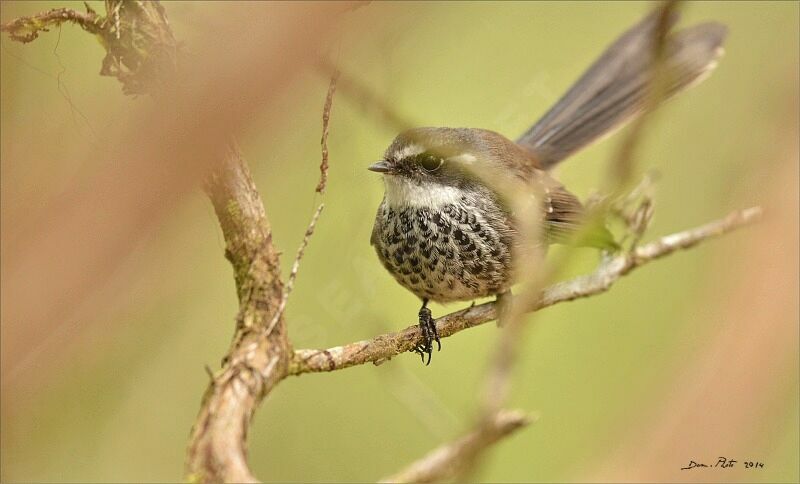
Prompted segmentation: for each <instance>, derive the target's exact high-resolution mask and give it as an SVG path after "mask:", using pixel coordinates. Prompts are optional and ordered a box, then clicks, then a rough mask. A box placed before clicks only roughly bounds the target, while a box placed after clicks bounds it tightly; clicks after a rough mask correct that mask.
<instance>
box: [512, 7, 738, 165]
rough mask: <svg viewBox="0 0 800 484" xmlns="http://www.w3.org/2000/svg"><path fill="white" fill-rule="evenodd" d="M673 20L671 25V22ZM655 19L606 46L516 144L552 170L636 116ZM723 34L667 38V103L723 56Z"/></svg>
mask: <svg viewBox="0 0 800 484" xmlns="http://www.w3.org/2000/svg"><path fill="white" fill-rule="evenodd" d="M675 20H677V19H671V22H673V23H674V21H675ZM657 27H658V16H657V15H649V16H648V17H645V19H643V20H642V21H641V22H639V23H638V24H636V25H635V26H633V27H632V28H631V29H629V30H628V31H627V32H625V33H624V34H623V35H622V36H621V37H620V38H619V39H617V40H616V41H615V42H614V43H613V44H611V46H609V47H608V48H607V49H606V51H605V52H604V53H603V55H602V56H600V58H599V59H598V60H597V61H595V63H594V64H592V66H591V67H590V68H589V69H588V70H587V71H586V72H585V73H584V74H583V76H581V78H580V79H579V80H578V81H577V82H576V83H575V84H574V85H573V86H572V87H571V88H570V89H569V91H567V93H566V94H565V95H564V96H563V97H562V98H561V99H560V100H559V101H558V102H557V103H556V104H555V106H553V107H552V108H551V109H550V111H548V112H547V114H545V115H544V116H543V117H542V119H541V120H539V121H538V122H537V123H536V124H535V125H534V126H533V127H531V128H530V129H529V130H528V131H527V132H526V133H525V134H523V135H522V136H521V137H520V138H519V139H518V140H517V142H518V143H520V144H522V145H524V146H526V147H528V148H529V149H531V150H532V151H533V152H534V154H535V156H536V158H537V160H538V162H539V164H540V165H541V166H542V167H543V168H550V167H552V166H554V165H555V164H556V163H558V162H559V161H561V160H563V159H564V158H566V157H567V156H569V155H571V154H572V153H574V152H575V151H577V150H579V149H580V148H582V147H584V146H586V145H588V144H589V143H591V142H592V141H594V140H596V139H598V138H600V137H602V136H603V135H606V134H608V133H609V132H611V131H612V130H614V129H615V128H618V127H620V126H621V125H622V124H623V123H624V122H626V121H629V120H631V119H632V118H633V117H635V116H636V115H638V114H640V113H641V112H642V110H643V109H644V107H645V105H646V103H647V96H648V92H649V89H650V88H651V81H652V77H653V56H654V49H653V41H654V39H655V30H656V28H657ZM726 33H727V29H726V27H725V26H724V25H722V24H719V23H714V22H709V23H704V24H699V25H696V26H694V27H691V28H688V29H685V30H682V31H679V32H676V33H674V34H672V35H670V36H669V38H668V39H667V44H666V48H665V52H664V59H663V61H664V67H665V70H664V73H665V86H664V89H665V91H664V94H665V96H666V97H669V96H672V95H674V94H677V93H678V92H680V91H682V90H684V89H686V88H688V87H689V86H691V85H693V84H695V83H697V82H699V81H701V80H702V79H704V78H705V76H706V75H708V74H710V72H711V71H712V70H713V69H714V67H716V64H717V60H718V59H719V57H720V56H721V55H722V52H723V50H722V43H723V41H724V40H725V36H726Z"/></svg>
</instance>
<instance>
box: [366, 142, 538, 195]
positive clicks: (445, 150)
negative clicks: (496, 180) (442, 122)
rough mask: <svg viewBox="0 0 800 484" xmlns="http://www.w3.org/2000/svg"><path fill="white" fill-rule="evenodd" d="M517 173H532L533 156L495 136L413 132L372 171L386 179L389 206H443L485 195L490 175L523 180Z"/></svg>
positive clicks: (387, 153)
mask: <svg viewBox="0 0 800 484" xmlns="http://www.w3.org/2000/svg"><path fill="white" fill-rule="evenodd" d="M519 167H527V168H532V167H533V164H532V162H531V159H530V155H529V154H528V153H527V152H525V151H524V150H523V149H522V148H520V147H519V146H518V145H516V144H515V143H513V142H512V141H510V140H508V139H507V138H505V137H504V136H502V135H500V134H498V133H495V132H493V131H488V130H483V129H473V128H415V129H411V130H408V131H405V132H403V133H401V134H400V135H398V136H397V137H396V138H395V139H394V141H393V142H392V144H391V145H389V148H387V150H386V153H384V156H383V159H382V160H380V161H378V162H377V163H374V164H372V165H371V166H370V167H369V168H368V169H369V170H371V171H374V172H378V173H381V174H383V175H384V177H383V179H384V184H385V187H386V201H387V203H389V204H390V205H394V206H398V205H403V206H408V205H412V206H440V205H443V204H447V203H455V202H456V201H458V199H460V198H461V197H462V196H464V195H465V193H469V192H471V191H475V190H480V191H485V189H486V187H485V185H486V183H484V182H482V179H483V178H484V177H485V176H486V175H487V174H488V175H494V174H502V175H504V176H507V175H514V174H517V175H520V173H518V172H519V171H520V168H519ZM484 181H485V180H484Z"/></svg>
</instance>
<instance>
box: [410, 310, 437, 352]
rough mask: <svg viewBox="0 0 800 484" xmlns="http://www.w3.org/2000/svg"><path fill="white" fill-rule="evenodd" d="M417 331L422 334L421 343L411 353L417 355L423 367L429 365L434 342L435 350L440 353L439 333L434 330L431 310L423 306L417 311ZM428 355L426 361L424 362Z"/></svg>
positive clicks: (434, 325)
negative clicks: (426, 356) (423, 364)
mask: <svg viewBox="0 0 800 484" xmlns="http://www.w3.org/2000/svg"><path fill="white" fill-rule="evenodd" d="M419 330H420V333H422V342H421V343H420V344H418V345H417V346H416V347H415V348H414V349H413V350H412V351H414V352H415V353H417V354H418V355H419V356H420V358H422V362H423V363H425V365H430V364H431V354H432V353H433V342H434V341H436V347H437V348H436V350H437V351H441V349H442V343H441V341H440V340H439V332H438V331H437V330H436V322H435V321H434V320H433V316H432V315H431V310H430V309H428V308H427V307H425V306H422V309H420V310H419ZM425 355H428V361H427V362H426V361H425Z"/></svg>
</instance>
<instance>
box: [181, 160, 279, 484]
mask: <svg viewBox="0 0 800 484" xmlns="http://www.w3.org/2000/svg"><path fill="white" fill-rule="evenodd" d="M206 192H207V193H208V195H209V197H210V198H211V202H212V203H213V205H214V210H215V211H216V213H217V217H218V218H219V220H220V224H221V225H222V233H223V235H224V237H225V243H226V248H225V255H226V257H227V258H228V260H229V261H230V262H231V264H232V265H233V269H234V274H235V278H236V288H237V292H238V295H239V314H238V316H237V320H236V334H235V336H234V339H233V342H232V344H231V349H230V351H229V352H228V354H227V356H226V361H225V362H224V365H223V368H222V369H221V370H220V371H219V372H218V373H217V374H216V375H214V376H213V378H212V381H211V383H210V384H209V387H208V389H207V390H206V393H205V396H204V398H203V403H202V405H201V408H200V413H199V415H198V417H197V421H196V423H195V425H194V428H193V429H192V435H191V440H190V443H189V451H188V455H187V462H186V468H187V469H186V470H187V474H188V475H189V476H190V479H192V480H200V481H205V482H208V481H225V482H253V481H256V479H255V477H254V476H253V475H252V473H251V472H250V469H249V468H248V466H247V461H246V454H247V449H246V442H247V429H248V428H249V426H250V420H251V418H252V416H253V413H254V412H255V410H256V408H257V407H258V405H259V403H260V402H261V400H262V399H263V398H264V397H265V396H266V395H267V394H268V393H269V392H270V391H271V390H272V388H274V386H275V385H276V384H277V383H278V382H279V381H280V380H281V379H283V378H284V377H285V376H286V371H287V366H288V363H289V359H290V358H289V357H290V355H291V347H290V345H289V341H288V338H287V336H286V326H285V324H284V321H283V317H282V315H278V316H277V319H275V320H274V318H275V317H276V314H279V313H278V311H279V308H280V305H281V300H282V297H283V283H282V282H281V279H280V263H279V261H278V252H277V251H276V250H275V248H274V247H273V245H272V231H271V229H270V225H269V222H268V220H267V218H266V215H265V212H264V205H263V203H262V202H261V197H260V196H259V194H258V191H257V190H256V187H255V184H254V183H253V180H252V178H251V176H250V171H249V169H248V168H247V165H246V163H245V162H244V160H243V159H242V157H241V155H240V153H239V152H238V150H236V149H233V150H232V152H231V153H230V155H229V156H228V158H227V160H226V161H225V163H223V165H222V166H221V167H220V168H219V169H218V170H217V171H216V172H215V173H214V174H213V176H212V177H211V178H210V180H209V181H208V183H207V185H206ZM273 320H274V321H275V323H274V325H271V324H270V323H271V322H273Z"/></svg>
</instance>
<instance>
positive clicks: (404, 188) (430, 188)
mask: <svg viewBox="0 0 800 484" xmlns="http://www.w3.org/2000/svg"><path fill="white" fill-rule="evenodd" d="M383 184H384V185H385V187H386V204H387V205H389V206H390V207H428V208H439V207H443V206H445V205H450V204H453V203H456V202H458V201H459V200H460V198H461V193H460V191H459V190H458V189H457V188H453V187H448V186H444V185H434V184H433V183H427V182H422V183H415V182H413V181H410V180H408V179H407V178H404V177H400V176H394V175H384V176H383Z"/></svg>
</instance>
